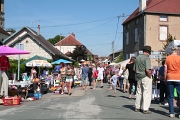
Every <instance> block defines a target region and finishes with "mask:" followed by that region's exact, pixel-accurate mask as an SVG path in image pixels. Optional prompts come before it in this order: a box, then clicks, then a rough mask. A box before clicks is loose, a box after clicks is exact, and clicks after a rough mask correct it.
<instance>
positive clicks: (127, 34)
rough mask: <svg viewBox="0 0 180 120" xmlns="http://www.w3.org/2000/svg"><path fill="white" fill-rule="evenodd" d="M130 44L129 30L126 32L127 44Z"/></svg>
mask: <svg viewBox="0 0 180 120" xmlns="http://www.w3.org/2000/svg"><path fill="white" fill-rule="evenodd" d="M128 44H129V32H127V33H126V45H128Z"/></svg>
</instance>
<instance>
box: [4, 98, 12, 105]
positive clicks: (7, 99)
mask: <svg viewBox="0 0 180 120" xmlns="http://www.w3.org/2000/svg"><path fill="white" fill-rule="evenodd" d="M3 102H4V103H3V105H4V106H12V105H13V99H12V98H3Z"/></svg>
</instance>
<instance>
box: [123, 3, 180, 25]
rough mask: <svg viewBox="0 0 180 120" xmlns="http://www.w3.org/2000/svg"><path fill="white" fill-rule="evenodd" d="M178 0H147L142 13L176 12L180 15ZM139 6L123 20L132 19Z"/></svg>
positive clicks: (136, 13) (136, 14)
mask: <svg viewBox="0 0 180 120" xmlns="http://www.w3.org/2000/svg"><path fill="white" fill-rule="evenodd" d="M179 5H180V0H148V1H147V2H146V9H145V10H144V11H143V12H144V13H161V14H178V15H180V7H179ZM138 13H139V8H137V9H136V10H135V11H134V12H133V13H132V14H131V15H130V16H129V17H128V18H127V19H126V20H125V21H124V22H123V24H125V23H127V22H128V21H130V20H132V19H133V18H135V17H136V16H138V15H139V14H138Z"/></svg>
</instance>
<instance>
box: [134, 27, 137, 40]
mask: <svg viewBox="0 0 180 120" xmlns="http://www.w3.org/2000/svg"><path fill="white" fill-rule="evenodd" d="M134 41H135V42H138V28H135V30H134Z"/></svg>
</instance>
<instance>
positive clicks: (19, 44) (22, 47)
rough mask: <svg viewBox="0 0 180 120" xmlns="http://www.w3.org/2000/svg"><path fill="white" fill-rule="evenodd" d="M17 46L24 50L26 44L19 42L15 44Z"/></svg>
mask: <svg viewBox="0 0 180 120" xmlns="http://www.w3.org/2000/svg"><path fill="white" fill-rule="evenodd" d="M15 48H17V49H20V50H24V44H21V43H18V44H16V45H15Z"/></svg>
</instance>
